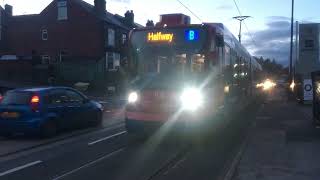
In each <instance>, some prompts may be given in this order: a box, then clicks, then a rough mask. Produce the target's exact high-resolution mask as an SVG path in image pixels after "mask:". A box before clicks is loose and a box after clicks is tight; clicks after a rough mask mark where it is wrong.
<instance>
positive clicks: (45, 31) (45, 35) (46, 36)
mask: <svg viewBox="0 0 320 180" xmlns="http://www.w3.org/2000/svg"><path fill="white" fill-rule="evenodd" d="M42 40H44V41H46V40H48V30H46V29H43V30H42Z"/></svg>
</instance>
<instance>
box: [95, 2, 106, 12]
mask: <svg viewBox="0 0 320 180" xmlns="http://www.w3.org/2000/svg"><path fill="white" fill-rule="evenodd" d="M106 4H107V3H106V0H94V8H95V11H96V13H97V14H99V15H105V14H106V7H107V6H106Z"/></svg>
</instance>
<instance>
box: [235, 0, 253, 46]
mask: <svg viewBox="0 0 320 180" xmlns="http://www.w3.org/2000/svg"><path fill="white" fill-rule="evenodd" d="M233 2H234V5H235V6H236V8H237V10H238V13H239V15H240V16H242V13H241V11H240V8H239V6H238V4H237V2H236V0H233ZM243 23H244V26H245V28H246V30H247V32H248V34H249V36H250V39H251V41H252V43H253V45H255V46H257V44H256V42H255V41H254V39H253V36H252V34H251V32H250V31H249V28H248V26H247V24H246V22H245V21H244V22H243Z"/></svg>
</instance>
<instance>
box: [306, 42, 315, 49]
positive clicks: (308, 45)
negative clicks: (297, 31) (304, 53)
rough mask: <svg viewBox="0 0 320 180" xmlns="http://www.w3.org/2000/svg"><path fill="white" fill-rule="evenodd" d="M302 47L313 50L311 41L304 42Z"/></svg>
mask: <svg viewBox="0 0 320 180" xmlns="http://www.w3.org/2000/svg"><path fill="white" fill-rule="evenodd" d="M304 47H305V48H308V49H312V48H314V41H313V40H305V41H304Z"/></svg>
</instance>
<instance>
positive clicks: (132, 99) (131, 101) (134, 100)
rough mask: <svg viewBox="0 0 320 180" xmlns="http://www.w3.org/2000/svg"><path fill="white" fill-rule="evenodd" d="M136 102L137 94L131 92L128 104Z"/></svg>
mask: <svg viewBox="0 0 320 180" xmlns="http://www.w3.org/2000/svg"><path fill="white" fill-rule="evenodd" d="M137 100H138V94H137V93H136V92H131V93H130V94H129V96H128V102H129V103H135V102H136V101H137Z"/></svg>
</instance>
